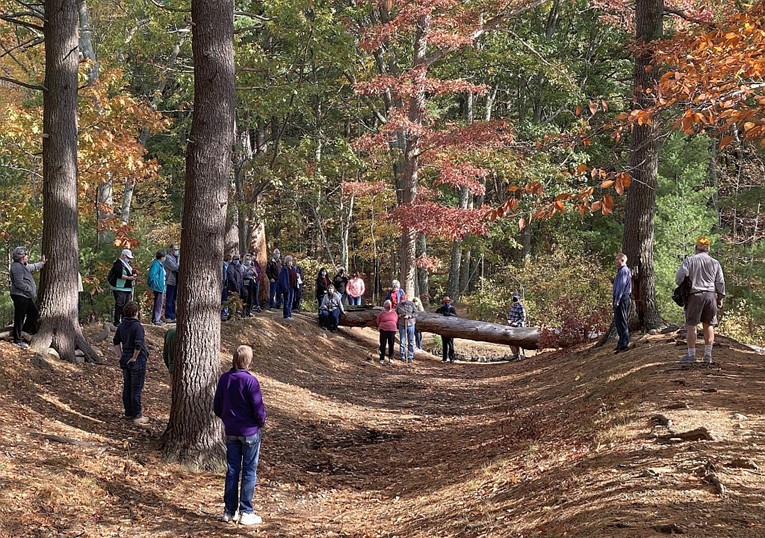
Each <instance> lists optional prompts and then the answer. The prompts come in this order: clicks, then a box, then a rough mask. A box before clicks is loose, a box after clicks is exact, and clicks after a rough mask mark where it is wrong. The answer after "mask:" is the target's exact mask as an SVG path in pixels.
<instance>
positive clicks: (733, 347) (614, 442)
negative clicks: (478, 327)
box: [0, 312, 765, 537]
mask: <svg viewBox="0 0 765 538" xmlns="http://www.w3.org/2000/svg"><path fill="white" fill-rule="evenodd" d="M98 330H99V328H96V327H89V328H88V329H87V330H86V332H87V333H88V334H91V335H92V334H95V333H96V332H98ZM163 332H164V328H162V327H147V335H148V340H149V344H150V363H149V372H148V376H147V382H146V389H145V396H144V399H145V407H146V414H147V415H148V416H149V417H150V418H151V422H150V424H149V426H148V427H147V428H144V429H141V428H137V427H135V426H133V425H132V423H130V422H129V421H124V420H123V419H121V417H120V415H121V403H120V402H121V398H120V390H121V374H120V372H119V368H118V367H117V364H116V360H114V359H109V362H108V364H107V365H105V366H94V365H82V366H75V365H70V364H65V363H60V362H56V363H51V366H52V368H51V369H46V368H41V367H36V366H32V365H31V362H30V361H31V358H32V355H31V354H29V353H27V352H24V351H21V350H19V349H18V348H16V347H14V346H11V345H10V344H7V343H4V342H0V355H2V360H0V536H9V537H10V536H13V537H16V536H30V537H31V536H34V537H37V536H46V537H47V536H62V537H63V536H88V537H90V536H92V537H101V536H130V537H154V536H177V535H183V536H245V535H246V536H252V535H256V536H284V537H294V536H317V537H325V536H336V537H341V536H348V537H375V536H390V537H393V536H400V537H434V536H438V537H447V536H455V537H456V536H471V537H472V536H476V537H478V536H486V537H492V536H508V537H521V536H523V537H528V536H593V537H596V536H597V537H601V536H619V537H643V536H653V535H656V536H659V535H662V534H664V533H666V532H667V531H668V530H669V531H671V530H673V528H674V529H675V530H676V529H680V530H682V531H683V532H684V533H685V534H686V535H689V536H722V537H739V536H752V537H755V536H763V535H765V510H763V508H765V507H763V504H765V501H763V497H762V494H761V492H762V491H763V488H765V479H763V475H762V474H761V472H760V471H759V470H757V469H754V468H747V465H748V464H749V463H754V464H756V465H762V464H763V463H764V462H765V458H763V453H762V450H761V448H760V447H761V446H763V444H764V443H765V393H763V391H762V384H763V383H765V358H764V357H762V356H759V355H757V354H755V353H754V352H752V351H751V350H749V349H747V348H746V347H744V346H739V345H738V344H736V343H735V342H733V341H730V340H727V339H725V338H720V339H719V340H718V343H719V345H718V346H717V347H716V348H715V351H714V354H715V359H716V360H717V362H718V363H719V367H717V368H714V369H710V370H702V369H700V368H699V369H692V370H680V369H679V368H678V367H677V366H676V361H677V357H679V355H680V353H679V352H678V350H679V349H681V348H680V347H679V346H678V345H677V343H676V342H675V341H674V338H673V336H672V335H657V336H650V337H640V336H639V335H638V337H637V338H636V344H637V345H636V347H635V349H631V350H629V351H627V352H625V353H621V354H618V355H613V354H612V353H611V350H610V347H604V348H601V349H592V348H589V347H587V346H583V347H580V348H577V349H573V350H567V351H564V352H563V351H562V352H556V353H543V354H539V355H536V356H533V357H531V356H530V357H528V358H527V359H526V360H524V361H521V362H516V363H499V364H486V363H483V364H477V363H457V364H442V363H441V361H440V357H435V356H433V355H430V354H429V353H426V352H418V353H417V354H416V356H415V362H414V364H412V365H403V364H400V363H399V364H398V365H397V366H394V367H390V366H384V367H383V366H380V365H379V364H378V363H377V351H376V347H377V333H376V332H375V331H373V330H370V329H348V328H341V329H340V331H339V332H338V333H335V334H331V333H328V332H326V331H322V330H321V329H319V328H318V326H317V325H316V322H315V319H314V316H309V315H303V314H300V315H296V316H295V319H294V320H293V321H292V322H284V321H283V320H282V319H281V313H280V312H271V313H263V314H259V315H258V316H256V317H255V318H252V319H248V320H243V321H232V322H227V323H225V324H224V325H223V343H222V347H223V350H222V352H221V358H222V363H223V367H224V368H227V367H228V366H229V365H230V356H231V351H232V350H234V349H235V348H236V346H237V345H239V344H241V343H247V344H250V345H252V346H253V348H254V349H255V358H254V361H253V367H252V369H253V371H254V373H255V374H256V375H257V376H258V378H259V379H260V381H261V384H262V387H263V393H264V400H265V403H266V406H267V408H268V414H269V418H268V424H267V427H266V429H265V431H264V436H263V448H262V455H261V464H260V466H259V469H258V488H257V489H256V494H255V505H256V510H257V511H258V512H259V513H260V514H261V515H262V516H263V519H264V524H263V525H262V526H260V527H258V528H256V529H244V528H241V527H238V526H235V525H225V524H223V523H218V522H217V521H216V519H217V517H218V516H219V515H220V513H221V512H222V508H223V505H222V487H223V476H222V474H214V473H192V472H190V471H188V470H184V469H182V468H181V467H179V466H178V465H177V464H175V463H168V462H165V461H164V460H163V459H162V458H161V455H160V453H159V452H158V445H159V437H160V436H161V434H162V432H163V431H164V428H165V425H166V421H167V418H168V416H169V401H170V386H169V383H170V376H169V374H168V373H167V372H166V370H165V368H164V364H162V362H161V344H162V336H163ZM427 338H428V337H427V335H426V349H428V345H427V342H428V340H427ZM99 345H102V348H103V349H104V351H108V349H107V348H108V343H107V342H101V343H100V344H99ZM457 345H458V347H459V348H461V349H468V350H471V352H472V351H474V350H481V349H482V348H481V346H482V344H480V343H475V342H468V341H458V343H457ZM397 351H398V350H397ZM503 351H504V350H503V349H500V348H492V347H491V346H489V347H487V348H486V350H485V352H484V351H483V350H481V351H478V352H480V353H483V354H485V355H493V354H496V355H501V354H502V353H503ZM658 415H662V416H663V417H664V419H667V420H670V421H671V426H670V428H671V430H670V429H668V428H667V427H666V426H665V425H661V420H660V419H658V418H657V416H658ZM696 428H706V431H708V433H709V435H711V437H712V440H711V441H710V440H706V441H703V440H702V441H682V440H678V439H677V438H675V437H673V436H675V435H679V434H682V433H683V432H688V431H690V430H694V429H696ZM62 440H63V441H64V442H59V441H62ZM73 442H74V443H75V444H72V443H73ZM742 462H743V463H742ZM710 474H714V476H715V477H716V478H717V479H718V480H719V481H720V482H721V483H722V484H723V485H724V486H725V488H726V491H725V494H724V495H720V494H718V493H717V492H716V491H715V488H714V487H713V485H712V483H711V482H710ZM673 525H674V526H675V527H672V526H673Z"/></svg>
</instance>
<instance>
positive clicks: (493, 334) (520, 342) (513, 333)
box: [340, 307, 539, 349]
mask: <svg viewBox="0 0 765 538" xmlns="http://www.w3.org/2000/svg"><path fill="white" fill-rule="evenodd" d="M380 312H381V309H380V308H365V309H358V310H357V309H354V308H352V307H349V308H347V309H346V312H345V313H344V314H343V315H342V316H341V317H340V324H341V325H345V326H346V327H376V326H377V321H376V320H377V315H378V314H379V313H380ZM417 330H420V331H423V332H429V333H434V334H440V335H441V336H448V337H452V338H464V339H466V340H477V341H480V342H491V343H494V344H507V345H509V346H520V347H522V348H524V349H536V347H537V344H538V342H539V329H537V328H536V327H510V326H509V325H500V324H499V323H490V322H488V321H474V320H472V319H465V318H458V317H453V316H442V315H441V314H432V313H430V312H418V313H417Z"/></svg>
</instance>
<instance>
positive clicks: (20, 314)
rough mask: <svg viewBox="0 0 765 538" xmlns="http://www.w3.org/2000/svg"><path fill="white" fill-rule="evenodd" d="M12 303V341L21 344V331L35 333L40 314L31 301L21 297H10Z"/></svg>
mask: <svg viewBox="0 0 765 538" xmlns="http://www.w3.org/2000/svg"><path fill="white" fill-rule="evenodd" d="M11 300H12V301H13V341H14V343H16V344H18V343H19V342H22V341H23V340H22V338H21V331H24V332H27V333H29V334H34V333H35V332H37V321H38V320H39V319H40V312H38V311H37V306H35V302H34V300H33V299H30V298H29V297H24V296H23V295H11Z"/></svg>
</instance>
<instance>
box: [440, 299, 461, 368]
mask: <svg viewBox="0 0 765 538" xmlns="http://www.w3.org/2000/svg"><path fill="white" fill-rule="evenodd" d="M443 301H444V304H443V305H442V306H439V307H438V308H437V309H436V314H441V315H443V316H454V317H456V316H457V310H455V308H454V307H453V306H452V300H451V299H450V298H449V297H448V296H447V297H444V299H443ZM441 342H442V343H443V345H442V346H441V348H442V355H443V359H441V362H446V361H447V360H448V361H449V362H452V363H453V362H454V338H452V337H449V336H442V337H441Z"/></svg>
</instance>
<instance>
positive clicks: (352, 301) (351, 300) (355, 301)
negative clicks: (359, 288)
mask: <svg viewBox="0 0 765 538" xmlns="http://www.w3.org/2000/svg"><path fill="white" fill-rule="evenodd" d="M348 304H349V305H351V306H361V297H351V296H350V295H349V296H348Z"/></svg>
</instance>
